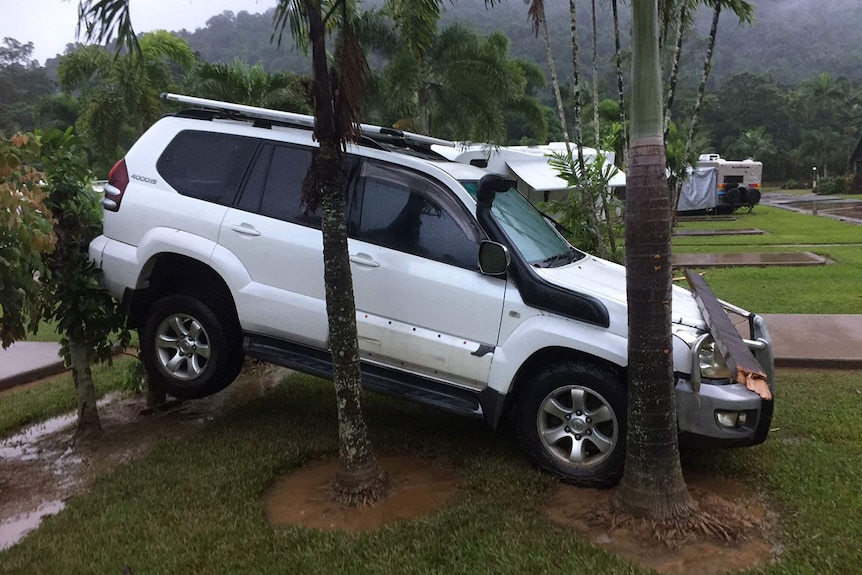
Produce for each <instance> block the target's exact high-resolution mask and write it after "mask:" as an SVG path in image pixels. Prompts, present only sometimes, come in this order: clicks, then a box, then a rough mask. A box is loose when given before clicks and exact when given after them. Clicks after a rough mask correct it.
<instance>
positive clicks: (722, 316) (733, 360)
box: [685, 270, 772, 400]
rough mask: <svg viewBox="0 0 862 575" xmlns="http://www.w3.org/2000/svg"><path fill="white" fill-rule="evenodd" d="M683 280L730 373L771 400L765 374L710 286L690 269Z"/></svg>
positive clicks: (686, 271)
mask: <svg viewBox="0 0 862 575" xmlns="http://www.w3.org/2000/svg"><path fill="white" fill-rule="evenodd" d="M685 279H686V280H687V281H688V285H689V286H691V289H692V290H693V292H694V299H695V300H696V301H697V305H698V307H699V308H700V311H701V313H702V314H703V318H704V319H705V320H706V325H707V326H708V327H709V331H710V333H711V334H712V337H713V339H714V340H715V345H716V347H718V350H719V351H720V352H721V355H722V356H723V357H724V361H725V362H726V363H727V367H728V368H730V371H731V373H735V374H736V377H735V380H736V381H737V382H739V383H742V384H744V385H745V387H747V388H748V389H750V390H751V391H753V392H754V393H756V394H757V395H759V396H760V397H762V398H763V399H767V400H768V399H772V392H770V391H769V385H768V384H767V382H766V373H764V371H763V368H762V367H761V366H760V363H758V361H757V359H756V358H755V357H754V354H752V353H751V350H750V349H749V347H748V345H747V344H746V343H745V342H744V341H743V340H742V336H741V335H739V332H738V331H737V330H736V327H734V325H733V322H731V321H730V318H729V317H728V316H727V312H725V311H724V307H723V306H722V305H721V302H719V301H718V298H716V297H715V294H714V293H712V289H710V287H709V285H708V284H707V283H706V281H704V279H703V278H702V277H700V276H699V275H698V274H697V273H694V272H692V271H690V270H685Z"/></svg>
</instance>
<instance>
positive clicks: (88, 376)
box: [69, 339, 102, 437]
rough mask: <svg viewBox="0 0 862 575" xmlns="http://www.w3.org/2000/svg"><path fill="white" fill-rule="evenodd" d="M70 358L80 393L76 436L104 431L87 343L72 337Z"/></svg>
mask: <svg viewBox="0 0 862 575" xmlns="http://www.w3.org/2000/svg"><path fill="white" fill-rule="evenodd" d="M69 359H70V363H71V364H72V381H73V382H74V384H75V392H76V393H77V395H78V427H77V429H76V430H75V436H76V437H90V436H93V435H98V434H99V433H101V431H102V422H101V420H100V419H99V409H98V407H97V406H96V387H95V386H94V385H93V374H92V372H91V371H90V358H89V348H88V347H87V345H86V344H84V343H82V342H80V341H77V340H76V339H70V341H69Z"/></svg>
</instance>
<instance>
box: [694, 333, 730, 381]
mask: <svg viewBox="0 0 862 575" xmlns="http://www.w3.org/2000/svg"><path fill="white" fill-rule="evenodd" d="M698 358H699V359H700V375H701V377H706V378H708V379H725V378H730V377H731V373H730V370H729V369H728V368H727V364H726V363H725V362H724V358H723V357H722V356H721V353H718V350H716V348H715V341H714V340H712V339H709V341H707V342H706V343H705V344H703V346H701V348H700V352H699V353H698Z"/></svg>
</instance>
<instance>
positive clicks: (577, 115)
mask: <svg viewBox="0 0 862 575" xmlns="http://www.w3.org/2000/svg"><path fill="white" fill-rule="evenodd" d="M569 13H570V14H571V18H572V26H571V29H572V99H573V100H574V102H575V104H574V114H573V115H574V124H575V145H576V146H577V148H578V168H580V170H581V174H584V173H585V171H584V135H583V130H582V128H581V126H582V125H583V122H582V120H581V71H580V58H579V56H578V52H579V50H578V13H577V8H576V7H575V0H569ZM589 212H590V213H594V212H595V210H593V209H590V210H589Z"/></svg>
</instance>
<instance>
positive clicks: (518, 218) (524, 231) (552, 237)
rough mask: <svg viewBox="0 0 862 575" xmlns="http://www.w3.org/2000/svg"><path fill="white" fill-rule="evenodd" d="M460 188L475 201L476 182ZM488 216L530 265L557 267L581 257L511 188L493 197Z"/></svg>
mask: <svg viewBox="0 0 862 575" xmlns="http://www.w3.org/2000/svg"><path fill="white" fill-rule="evenodd" d="M461 185H462V186H464V188H465V189H466V190H467V192H469V193H470V195H471V196H473V199H476V188H477V187H478V182H461ZM491 213H492V214H493V215H494V218H495V219H496V220H497V221H498V222H499V223H500V225H501V226H502V227H503V230H505V232H506V234H507V235H508V236H509V239H510V240H512V243H513V244H514V245H515V247H516V248H517V250H518V251H519V252H520V253H521V255H522V256H524V259H526V260H527V262H529V263H530V264H531V265H535V266H538V267H558V266H563V265H566V264H570V263H572V262H573V261H575V260H579V259H581V258H582V257H584V254H583V253H581V252H579V251H578V250H576V249H575V248H573V247H572V246H570V245H569V243H568V242H567V241H566V240H565V239H563V237H562V236H561V235H560V234H559V233H557V231H556V230H555V229H554V228H553V226H552V225H551V224H550V222H548V220H547V219H546V218H545V216H543V215H542V213H541V212H539V211H538V210H537V209H536V208H535V207H533V205H532V204H531V203H530V202H529V201H528V200H527V198H525V197H524V196H522V195H521V193H520V192H518V191H517V190H515V189H514V188H510V189H509V191H508V192H505V193H502V194H497V195H496V197H495V198H494V204H493V205H492V207H491Z"/></svg>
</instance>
